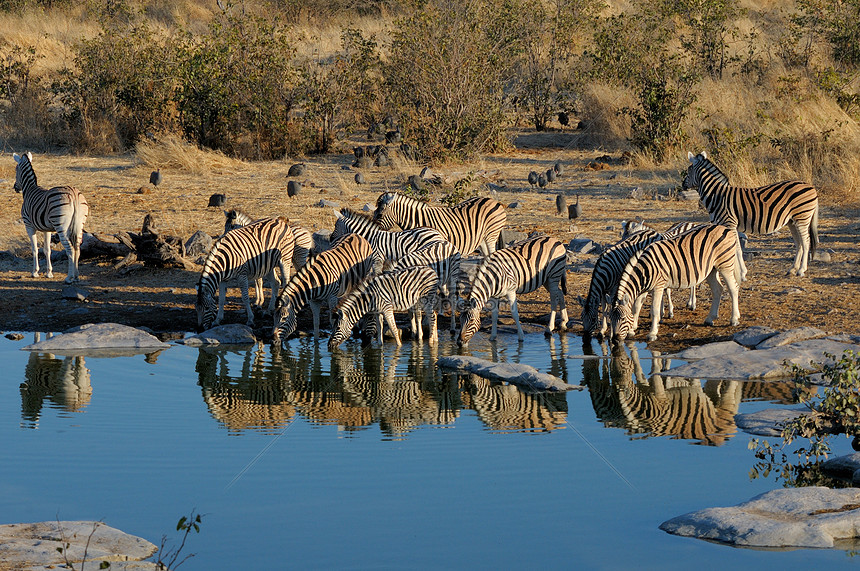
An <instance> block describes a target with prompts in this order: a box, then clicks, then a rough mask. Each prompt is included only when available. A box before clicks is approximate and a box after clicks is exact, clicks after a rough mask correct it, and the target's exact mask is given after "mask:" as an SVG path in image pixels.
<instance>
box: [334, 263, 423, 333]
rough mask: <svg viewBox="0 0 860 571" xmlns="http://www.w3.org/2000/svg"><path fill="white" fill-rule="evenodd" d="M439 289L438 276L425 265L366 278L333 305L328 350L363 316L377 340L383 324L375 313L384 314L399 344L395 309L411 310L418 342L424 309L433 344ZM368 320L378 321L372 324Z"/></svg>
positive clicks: (380, 315)
mask: <svg viewBox="0 0 860 571" xmlns="http://www.w3.org/2000/svg"><path fill="white" fill-rule="evenodd" d="M438 290H439V277H438V276H437V275H436V272H434V271H433V270H431V269H430V268H429V267H427V266H423V267H414V266H413V267H411V268H405V269H402V270H398V271H396V272H388V273H385V274H381V275H378V276H375V277H373V278H370V279H369V280H366V281H365V282H363V283H362V284H361V285H359V286H358V287H357V288H356V289H354V290H352V292H351V293H349V294H348V295H347V296H346V297H345V298H343V300H342V301H341V303H340V304H338V306H337V308H336V309H335V326H334V330H333V331H332V334H331V338H330V339H329V342H328V347H329V350H334V349H336V348H337V347H338V346H340V344H341V343H343V342H344V341H345V340H346V338H347V337H348V336H349V335H350V333H351V332H352V328H353V326H355V324H356V323H358V322H359V320H360V319H362V318H364V317H365V316H367V317H368V319H367V320H366V322H368V323H367V325H368V327H372V328H373V329H372V333H375V334H376V337H377V339H379V340H380V341H381V340H382V339H381V337H382V327H381V324H379V323H378V317H381V318H384V319H385V322H386V324H387V325H388V327H389V329H390V330H391V333H392V334H393V335H394V339H395V341H396V343H397V345H400V344H401V341H400V331H399V330H398V329H397V324H396V323H395V322H394V312H395V311H398V312H400V311H410V312H412V326H413V333H416V334H417V337H418V341H419V342H420V341H421V340H422V338H423V333H422V329H421V313H422V311H423V312H426V313H427V316H428V319H429V322H430V323H429V325H430V339H429V342H430V344H431V345H432V344H435V343H436V342H437V340H438V332H437V330H436V311H437V307H438V295H437V292H438ZM377 316H378V317H377ZM371 321H372V322H376V323H377V324H376V325H371V323H369V322H371Z"/></svg>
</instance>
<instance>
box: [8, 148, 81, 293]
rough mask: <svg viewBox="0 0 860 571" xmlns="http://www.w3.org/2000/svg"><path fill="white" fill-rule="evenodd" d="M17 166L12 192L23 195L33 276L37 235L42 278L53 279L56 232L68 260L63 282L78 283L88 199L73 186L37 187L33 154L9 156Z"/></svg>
mask: <svg viewBox="0 0 860 571" xmlns="http://www.w3.org/2000/svg"><path fill="white" fill-rule="evenodd" d="M12 158H14V159H15V162H16V163H17V166H16V167H15V185H14V188H15V192H20V193H21V194H22V195H23V199H24V202H23V204H22V205H21V219H22V220H23V221H24V228H25V229H26V230H27V235H28V236H29V237H30V249H31V250H32V252H33V273H32V276H33V277H34V278H35V277H38V275H39V239H38V236H37V235H36V233H37V232H42V233H43V236H44V242H45V243H44V246H43V250H44V252H45V275H46V276H47V277H49V278H52V277H54V272H53V268H52V267H51V233H53V232H56V233H57V236H59V238H60V243H61V244H62V245H63V249H64V250H65V251H66V255H67V256H68V258H69V270H68V272H67V274H66V280H65V281H66V283H71V282H75V281H78V280H79V279H80V273H79V272H78V261H79V259H80V257H81V240H82V239H83V236H84V224H85V223H86V221H87V215H88V214H89V212H90V207H89V205H88V204H87V199H86V198H84V195H83V194H82V193H81V192H80V191H79V190H78V189H76V188H74V187H72V186H56V187H54V188H50V189H46V188H43V187H41V186H39V183H38V182H37V180H36V172H35V171H34V170H33V164H32V161H33V155H32V154H31V153H24V154H23V155H19V154H17V153H13V154H12Z"/></svg>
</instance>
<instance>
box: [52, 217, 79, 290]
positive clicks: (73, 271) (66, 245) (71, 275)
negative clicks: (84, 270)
mask: <svg viewBox="0 0 860 571" xmlns="http://www.w3.org/2000/svg"><path fill="white" fill-rule="evenodd" d="M48 236H50V234H48ZM57 237H58V238H59V239H60V244H62V245H63V250H65V251H66V257H67V258H69V269H68V271H67V272H66V279H65V282H66V283H67V284H70V283H72V282H76V281H78V271H77V270H78V266H77V261H76V260H75V249H74V248H73V247H72V243H71V242H70V241H69V236H68V234H66V232H65V230H60V231H59V232H57ZM48 243H49V244H50V242H48ZM49 251H50V250H49ZM48 257H49V258H50V256H48Z"/></svg>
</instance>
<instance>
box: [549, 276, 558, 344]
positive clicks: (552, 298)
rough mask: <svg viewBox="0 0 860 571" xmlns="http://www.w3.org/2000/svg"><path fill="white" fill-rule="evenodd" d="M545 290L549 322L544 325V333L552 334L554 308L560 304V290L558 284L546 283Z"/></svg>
mask: <svg viewBox="0 0 860 571" xmlns="http://www.w3.org/2000/svg"><path fill="white" fill-rule="evenodd" d="M546 291H548V292H549V323H547V325H546V335H552V332H553V330H554V329H555V313H556V309H558V307H559V305H560V303H559V300H558V298H559V294H561V291H560V290H559V289H558V284H546Z"/></svg>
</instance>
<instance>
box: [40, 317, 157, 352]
mask: <svg viewBox="0 0 860 571" xmlns="http://www.w3.org/2000/svg"><path fill="white" fill-rule="evenodd" d="M167 347H170V345H168V344H167V343H162V342H161V341H159V340H158V338H157V337H155V336H153V335H150V334H149V333H147V332H146V331H143V330H140V329H136V328H134V327H129V326H128V325H120V324H119V323H95V324H93V323H90V324H87V325H81V326H80V327H75V328H72V329H69V330H68V331H66V332H64V333H63V334H61V335H55V336H53V337H51V338H50V339H45V340H44V341H39V342H38V343H33V344H32V345H27V346H26V347H23V350H24V351H43V352H50V353H60V352H63V351H74V350H81V349H141V350H146V351H147V352H148V351H151V350H155V349H166V348H167ZM138 352H140V351H138Z"/></svg>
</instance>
